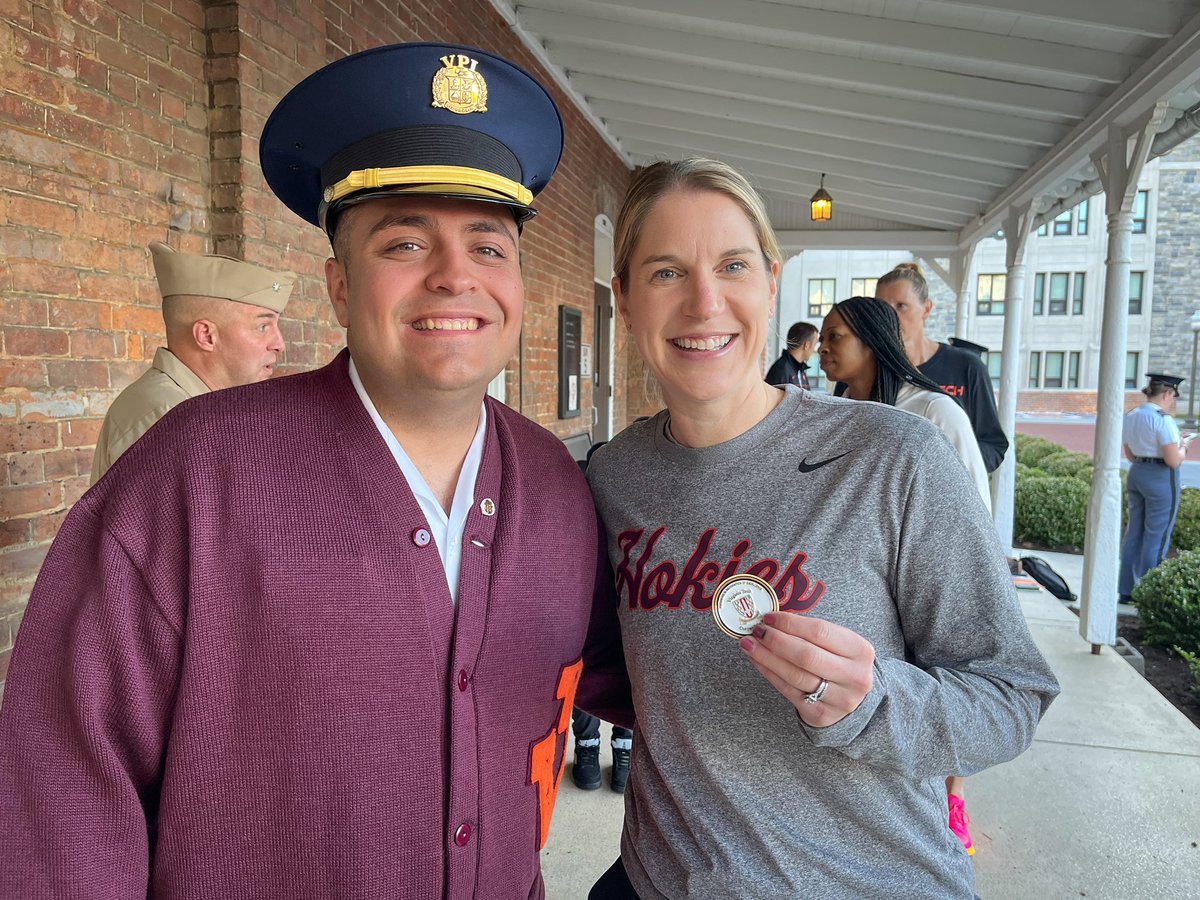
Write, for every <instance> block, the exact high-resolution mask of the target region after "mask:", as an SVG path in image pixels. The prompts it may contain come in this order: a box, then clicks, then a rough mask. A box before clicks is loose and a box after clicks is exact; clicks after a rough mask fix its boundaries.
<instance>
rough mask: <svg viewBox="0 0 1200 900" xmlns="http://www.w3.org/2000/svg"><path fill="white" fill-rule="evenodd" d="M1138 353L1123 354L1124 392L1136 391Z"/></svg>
mask: <svg viewBox="0 0 1200 900" xmlns="http://www.w3.org/2000/svg"><path fill="white" fill-rule="evenodd" d="M1140 356H1141V354H1140V353H1126V354H1125V390H1127V391H1136V390H1137V386H1138V365H1139V364H1140V362H1141V360H1140V359H1139V358H1138V357H1140Z"/></svg>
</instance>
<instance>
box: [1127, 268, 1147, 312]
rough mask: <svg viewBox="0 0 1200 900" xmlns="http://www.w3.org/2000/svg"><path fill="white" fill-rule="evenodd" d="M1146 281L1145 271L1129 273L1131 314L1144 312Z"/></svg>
mask: <svg viewBox="0 0 1200 900" xmlns="http://www.w3.org/2000/svg"><path fill="white" fill-rule="evenodd" d="M1145 283H1146V273H1145V272H1130V273H1129V314H1130V315H1131V316H1140V315H1141V314H1142V289H1143V287H1144V285H1145Z"/></svg>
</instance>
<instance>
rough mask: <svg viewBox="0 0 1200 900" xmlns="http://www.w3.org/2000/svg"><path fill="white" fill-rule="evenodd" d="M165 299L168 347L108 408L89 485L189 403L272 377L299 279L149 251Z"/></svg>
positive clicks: (163, 248)
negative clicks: (282, 329)
mask: <svg viewBox="0 0 1200 900" xmlns="http://www.w3.org/2000/svg"><path fill="white" fill-rule="evenodd" d="M150 256H151V258H152V259H153V261H154V274H155V275H156V276H157V278H158V289H159V291H160V293H161V294H162V298H163V321H164V322H165V323H166V331H167V346H166V347H160V348H159V349H158V350H157V351H156V352H155V354H154V362H152V363H151V364H150V368H149V369H148V370H147V371H146V372H145V374H143V375H142V376H141V377H140V378H138V380H137V381H135V382H133V384H131V385H129V387H127V388H125V390H123V391H121V393H120V394H119V395H118V397H117V399H116V400H114V401H113V403H112V405H111V406H110V407H109V408H108V414H107V415H106V416H105V417H104V424H103V425H102V426H101V428H100V436H99V438H97V439H96V452H95V454H94V455H93V457H92V484H95V483H96V482H97V481H99V480H100V476H101V475H103V474H104V473H105V472H107V471H108V469H109V467H110V466H111V465H112V464H113V463H115V462H116V461H117V458H118V457H119V456H120V455H121V454H122V453H124V452H125V451H126V450H128V449H129V448H130V447H131V446H132V445H133V442H134V441H136V440H137V439H138V438H140V437H141V436H142V435H143V434H145V433H146V431H147V430H148V429H149V428H150V426H151V425H153V424H154V423H155V422H157V421H158V420H159V419H161V418H162V417H163V416H165V415H166V414H167V412H168V411H169V410H170V409H171V408H172V407H175V406H178V405H179V404H180V403H182V402H183V401H184V400H187V399H188V398H189V397H199V396H200V395H201V394H207V393H208V392H209V391H216V390H220V389H222V388H227V387H236V386H237V385H239V384H252V383H254V382H256V381H263V380H264V379H267V378H270V377H271V371H272V369H273V368H274V366H275V359H276V357H277V356H278V355H279V354H280V353H282V352H283V335H282V334H281V333H280V331H279V317H280V315H282V314H283V310H284V308H285V307H286V306H287V302H288V298H289V297H290V296H291V293H292V285H293V284H294V282H295V280H296V277H295V276H294V275H289V274H286V273H284V272H272V271H270V270H268V269H264V268H262V267H260V266H255V265H251V264H250V263H246V262H242V261H241V260H237V259H231V258H230V257H227V256H195V255H192V254H188V253H176V252H175V251H174V250H172V249H171V248H170V247H168V246H167V245H166V244H164V243H162V242H160V241H155V242H154V243H152V244H151V245H150Z"/></svg>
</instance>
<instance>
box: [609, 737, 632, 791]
mask: <svg viewBox="0 0 1200 900" xmlns="http://www.w3.org/2000/svg"><path fill="white" fill-rule="evenodd" d="M631 754H632V751H630V750H619V749H617V748H616V747H613V752H612V755H613V767H612V789H613V790H614V791H616V792H617V793H618V794H623V793H625V782H627V781H628V780H629V757H630V755H631Z"/></svg>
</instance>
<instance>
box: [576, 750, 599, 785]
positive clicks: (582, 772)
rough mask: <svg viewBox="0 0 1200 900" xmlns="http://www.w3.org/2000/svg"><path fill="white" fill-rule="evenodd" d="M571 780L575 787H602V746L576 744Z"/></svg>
mask: <svg viewBox="0 0 1200 900" xmlns="http://www.w3.org/2000/svg"><path fill="white" fill-rule="evenodd" d="M571 780H572V781H573V782H575V787H577V788H579V789H580V790H584V791H594V790H597V789H598V788H599V787H600V782H601V778H600V746H599V744H598V743H597V745H596V746H595V747H581V746H580V745H579V744H578V742H577V743H576V744H575V762H574V764H573V765H572V766H571Z"/></svg>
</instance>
